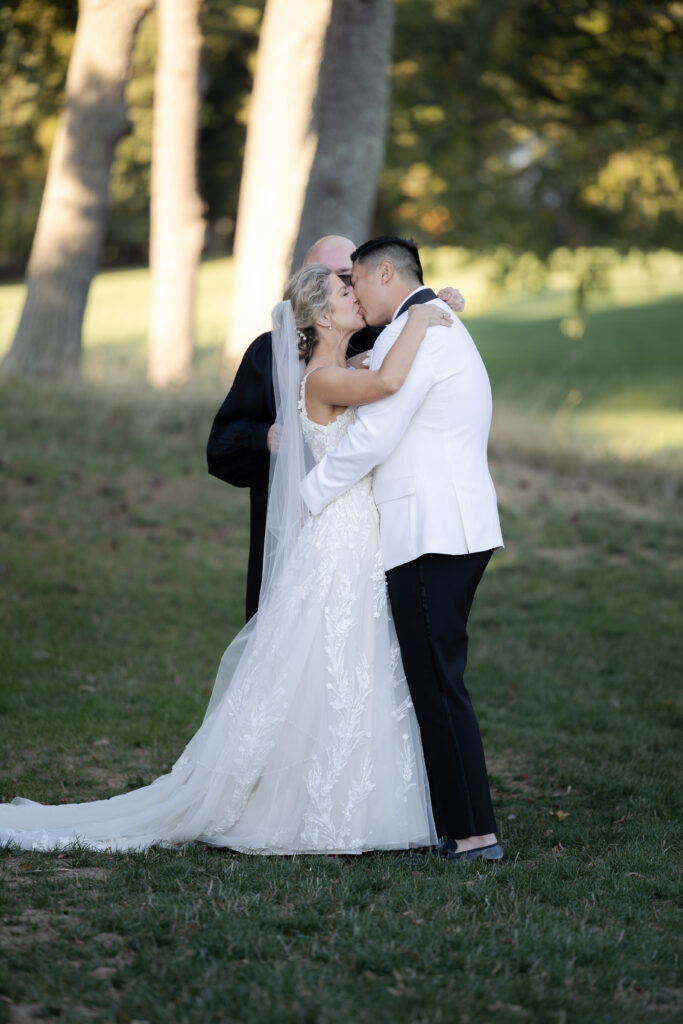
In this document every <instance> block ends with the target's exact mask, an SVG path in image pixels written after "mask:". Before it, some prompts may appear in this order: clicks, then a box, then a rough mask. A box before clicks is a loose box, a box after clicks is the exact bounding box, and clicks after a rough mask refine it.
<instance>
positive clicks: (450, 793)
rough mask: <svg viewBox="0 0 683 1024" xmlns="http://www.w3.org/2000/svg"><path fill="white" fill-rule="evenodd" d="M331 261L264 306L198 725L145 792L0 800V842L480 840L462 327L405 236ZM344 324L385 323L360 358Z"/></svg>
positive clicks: (314, 265)
mask: <svg viewBox="0 0 683 1024" xmlns="http://www.w3.org/2000/svg"><path fill="white" fill-rule="evenodd" d="M322 241H325V240H322ZM337 241H339V240H337ZM342 241H345V240H342ZM349 245H350V243H349ZM350 248H351V249H352V248H353V246H350ZM349 255H350V256H352V262H351V264H350V265H349V266H348V267H341V266H339V267H337V268H336V269H338V270H339V271H340V272H341V273H342V276H339V274H337V273H334V272H333V270H331V269H330V268H329V267H328V266H325V265H324V264H323V263H321V262H310V261H309V262H308V265H307V266H305V267H304V268H302V270H301V271H299V273H298V274H296V275H295V276H294V277H293V278H292V280H291V281H290V282H289V284H288V287H287V291H286V301H285V302H284V303H281V304H279V305H278V306H277V307H276V309H275V311H274V330H273V336H272V361H273V376H274V380H275V387H274V394H275V399H276V409H275V417H274V422H275V424H276V428H277V430H276V434H277V436H278V438H279V443H278V444H277V445H273V444H272V437H273V432H272V431H271V428H270V427H269V426H268V425H266V430H265V432H263V431H262V432H261V438H262V440H263V439H265V440H266V446H267V438H269V437H270V439H271V445H270V447H271V448H273V453H272V455H271V457H270V459H269V462H270V474H271V480H270V494H269V499H268V511H267V523H266V531H265V533H266V542H265V552H264V558H263V565H264V569H265V572H264V579H263V582H262V584H261V587H260V597H259V601H258V611H257V613H256V614H255V615H253V616H252V617H251V618H250V619H249V622H248V623H247V625H246V626H245V627H244V629H243V630H242V631H241V632H240V633H239V634H238V636H237V637H236V638H235V640H234V641H233V643H231V644H230V646H229V647H228V649H227V650H226V652H225V654H224V656H223V659H222V661H221V665H220V668H219V672H218V677H217V680H216V684H215V687H214V692H213V694H212V698H211V701H210V703H209V707H208V710H207V713H206V717H205V719H204V722H203V724H202V726H201V727H200V729H199V730H198V732H197V733H196V734H195V736H194V737H193V738H192V740H191V741H190V743H189V744H188V746H187V747H186V749H185V751H184V753H183V755H182V756H181V757H180V758H179V760H178V761H177V762H176V764H175V765H174V766H173V769H172V771H171V772H170V773H169V774H168V775H164V776H161V777H160V778H159V779H157V780H156V781H155V782H153V783H152V784H151V785H150V786H147V787H143V788H142V789H139V790H135V791H133V792H131V793H126V794H122V795H120V796H116V797H112V798H111V799H109V800H105V801H95V802H91V803H87V804H71V805H60V806H59V807H45V806H42V805H39V804H35V803H33V802H32V801H25V800H23V801H22V800H18V801H15V802H14V803H13V804H11V805H2V807H0V838H2V839H5V840H11V841H13V842H15V843H17V844H19V845H20V846H23V847H24V848H27V847H28V848H31V847H33V848H40V849H51V848H57V847H60V846H64V845H67V844H68V843H69V842H73V841H75V840H79V841H80V842H82V843H84V844H85V845H89V846H94V847H96V848H100V849H123V848H125V849H131V848H144V847H145V846H149V845H151V844H152V843H155V842H157V843H167V844H168V843H178V842H186V841H191V840H202V841H204V842H207V843H212V844H214V845H221V846H228V847H230V848H232V849H237V850H243V851H245V852H253V853H281V854H287V853H290V854H291V853H360V852H363V851H364V850H371V849H405V848H409V847H411V846H417V847H421V846H431V847H433V848H434V849H435V850H436V851H437V852H438V853H439V854H440V855H441V856H443V857H444V858H446V859H447V860H448V861H450V862H453V863H459V862H461V861H463V860H465V861H467V860H473V859H477V860H478V859H484V860H498V859H500V858H501V857H502V850H501V847H500V845H499V844H498V842H497V840H496V835H495V828H496V826H495V820H494V815H493V809H492V805H491V797H490V792H489V786H488V780H487V776H486V766H485V761H484V753H483V748H482V743H481V738H480V734H479V728H478V725H477V720H476V716H475V713H474V711H473V709H472V705H471V702H470V699H469V696H468V693H467V690H466V688H465V685H464V679H463V674H464V669H465V663H466V657H467V619H468V615H469V612H470V608H471V605H472V601H473V598H474V594H475V591H476V588H477V585H478V583H479V581H480V579H481V576H482V574H483V572H484V570H485V568H486V565H487V563H488V561H489V558H490V557H491V554H492V551H493V550H494V549H495V548H497V547H500V546H501V545H502V539H501V534H500V526H499V522H498V513H497V506H496V497H495V491H494V488H493V484H492V481H491V478H490V475H489V471H488V465H487V458H486V446H487V439H488V431H489V425H490V418H491V394H490V387H489V382H488V377H487V375H486V371H485V368H484V365H483V363H482V361H481V358H480V356H479V353H478V352H477V349H476V347H475V345H474V343H473V341H472V339H471V337H470V335H469V334H468V332H467V330H466V329H465V328H464V326H463V325H462V324H461V323H460V322H459V321H458V320H457V319H455V320H454V319H452V318H451V316H450V314H449V311H448V307H447V305H446V304H445V303H443V302H441V301H440V300H439V299H437V297H436V296H435V295H434V293H433V292H432V291H431V290H430V289H428V288H425V287H424V285H423V283H422V268H421V265H420V260H419V254H418V252H417V249H416V248H415V246H414V245H413V244H412V243H410V242H407V241H406V240H404V239H399V238H382V239H375V240H373V241H371V242H368V243H365V245H362V246H360V247H359V248H358V249H357V250H355V251H354V252H353V253H350V251H349ZM348 271H350V272H351V280H350V283H349V282H348ZM364 320H366V321H367V322H368V323H370V324H378V325H383V324H388V326H387V327H386V328H384V329H383V330H382V331H381V332H380V333H379V335H378V336H376V341H375V342H374V346H373V347H372V351H371V353H370V355H369V367H367V368H366V366H364V365H363V364H364V363H365V364H367V363H368V357H364V356H363V355H362V353H361V354H360V355H355V356H353V357H352V359H351V360H350V362H349V363H347V358H346V357H347V354H348V347H349V342H350V341H351V340H352V339H353V338H354V337H356V336H357V332H358V331H360V330H362V328H363V324H364ZM257 341H258V339H257ZM255 344H256V343H255ZM359 347H361V346H359ZM363 347H364V348H365V349H367V348H368V347H369V346H368V345H367V344H366V345H365V346H363ZM300 355H301V356H302V357H303V358H304V359H305V361H306V370H305V373H304V374H303V378H302V375H301V372H300V369H299V356H300ZM239 378H240V374H239V373H238V375H237V377H236V380H235V385H234V386H233V390H234V388H235V386H237V385H238V384H239ZM228 399H230V396H228ZM227 401H228V400H226V402H227ZM228 404H229V403H228ZM224 406H225V403H224ZM222 412H223V413H224V415H223V416H222V417H221V414H220V413H219V416H218V417H217V418H216V422H215V423H214V429H213V431H212V440H211V439H210V442H209V466H210V469H211V461H212V457H211V452H212V450H213V451H214V453H215V452H216V451H222V452H223V454H224V453H225V452H226V451H227V448H228V447H229V446H228V445H227V442H226V443H224V444H223V448H221V443H222V442H221V433H222V432H223V427H225V426H226V425H227V424H228V420H229V415H228V414H229V410H225V408H224V409H223V410H222ZM272 422H273V421H272V420H271V423H272ZM261 426H262V425H261ZM238 433H239V431H238ZM212 441H213V444H212ZM240 443H241V444H242V445H243V446H244V447H245V450H246V449H248V448H249V440H248V439H247V440H246V441H245V439H244V435H243V436H242V439H241V441H240ZM246 458H247V457H246V456H244V453H243V460H246ZM307 460H308V461H307ZM215 461H220V459H219V458H218V457H217V459H216V460H215ZM312 463H313V465H312V468H311V464H312ZM373 470H374V472H373ZM212 471H214V470H213V469H212ZM216 475H219V476H223V478H225V477H226V473H224V472H217V473H216ZM242 482H243V483H244V482H247V481H245V480H243V481H242ZM305 509H308V513H306V512H305ZM253 510H254V505H253V503H252V526H253V525H254V519H255V517H254V515H253ZM310 513H312V514H310ZM257 544H258V541H257ZM387 597H388V598H389V601H387Z"/></svg>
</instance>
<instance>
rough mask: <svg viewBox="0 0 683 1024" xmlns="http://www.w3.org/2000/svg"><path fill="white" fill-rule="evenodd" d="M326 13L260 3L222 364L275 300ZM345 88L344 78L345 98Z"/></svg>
mask: <svg viewBox="0 0 683 1024" xmlns="http://www.w3.org/2000/svg"><path fill="white" fill-rule="evenodd" d="M331 11H332V0H297V2H296V3H293V0H267V4H266V10H265V15H264V19H263V26H262V28H261V39H260V43H259V50H258V66H257V71H256V78H255V81H254V91H253V93H252V98H251V108H250V111H249V129H248V132H247V143H246V149H245V156H244V168H243V171H242V181H241V185H240V199H239V209H238V214H237V231H236V236H235V265H234V275H233V313H232V322H231V324H230V329H229V336H228V340H227V343H226V350H225V355H226V359H227V360H228V361H232V360H234V359H235V357H237V356H239V355H240V354H241V353H242V352H243V351H244V349H245V348H246V346H247V345H248V343H249V342H250V341H251V340H252V339H253V338H254V337H255V336H256V335H257V334H259V333H260V332H261V331H264V330H267V329H268V328H269V326H270V311H271V309H272V307H273V306H274V305H275V303H276V302H277V301H278V300H279V299H280V298H281V297H282V289H283V285H284V283H285V281H286V279H287V275H288V272H289V268H290V265H291V260H292V254H293V249H294V243H295V241H296V237H297V233H298V227H299V220H300V218H301V211H302V209H303V203H304V196H305V193H306V185H307V182H308V176H309V173H310V170H311V166H312V164H313V158H314V155H315V150H316V142H317V140H316V136H315V133H314V131H313V128H312V124H311V119H312V108H313V101H314V98H315V94H316V91H317V88H318V75H319V70H320V63H321V60H322V54H323V47H324V41H325V33H326V31H327V26H328V24H329V21H330V14H331ZM351 90H352V85H349V84H348V83H347V86H346V89H345V93H346V95H347V96H348V97H350V96H351ZM359 100H360V102H365V97H362V98H359ZM353 113H354V111H353V110H352V109H351V110H347V112H346V116H350V117H351V118H353Z"/></svg>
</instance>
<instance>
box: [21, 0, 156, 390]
mask: <svg viewBox="0 0 683 1024" xmlns="http://www.w3.org/2000/svg"><path fill="white" fill-rule="evenodd" d="M152 4H153V0H81V3H80V10H79V16H78V25H77V28H76V37H75V39H74V48H73V52H72V55H71V60H70V62H69V72H68V75H67V82H66V103H65V106H64V109H63V111H62V114H61V116H60V119H59V125H58V128H57V134H56V137H55V142H54V146H53V149H52V154H51V156H50V164H49V167H48V174H47V181H46V183H45V192H44V194H43V200H42V203H41V207H40V215H39V217H38V225H37V228H36V234H35V238H34V240H33V247H32V249H31V257H30V260H29V264H28V272H27V295H26V301H25V304H24V309H23V312H22V315H21V320H20V322H19V327H18V329H17V333H16V336H15V338H14V342H13V344H12V348H11V349H10V351H9V352H8V354H7V357H6V358H5V361H4V364H3V368H4V369H5V370H6V371H8V372H10V373H21V374H25V375H28V376H34V377H53V376H58V375H60V374H65V373H75V372H77V370H78V368H79V364H80V357H81V331H82V325H83V314H84V312H85V304H86V301H87V298H88V290H89V288H90V282H91V281H92V278H93V276H94V274H95V271H96V269H97V267H98V264H99V259H100V253H101V249H102V240H103V238H104V231H105V225H106V216H107V206H108V200H109V176H110V170H111V164H112V160H113V157H114V150H115V148H116V144H117V142H118V141H119V139H120V138H121V137H122V136H123V135H125V134H126V133H127V132H129V131H130V125H129V122H128V118H127V116H126V106H125V98H124V89H125V86H126V82H127V81H128V77H129V74H130V61H131V55H132V51H133V44H134V41H135V35H136V32H137V30H138V27H139V25H140V22H141V20H142V18H143V17H144V15H145V14H146V13H147V12H148V11H149V10H150V8H151V7H152Z"/></svg>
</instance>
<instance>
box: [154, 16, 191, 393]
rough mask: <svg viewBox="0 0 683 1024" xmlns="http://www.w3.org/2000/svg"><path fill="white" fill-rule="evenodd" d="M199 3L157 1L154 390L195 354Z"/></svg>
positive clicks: (184, 370) (171, 380)
mask: <svg viewBox="0 0 683 1024" xmlns="http://www.w3.org/2000/svg"><path fill="white" fill-rule="evenodd" d="M200 5H201V0H157V26H158V28H157V39H158V49H157V68H156V77H155V82H154V137H153V148H152V183H151V192H152V194H151V238H150V266H151V271H152V280H151V305H150V327H149V360H148V377H149V380H150V382H151V383H152V384H154V385H155V386H156V387H166V386H168V385H169V384H179V383H182V381H183V380H185V379H186V377H187V376H188V373H189V370H190V366H191V363H192V356H193V352H194V340H193V313H194V296H195V284H196V278H197V268H198V266H199V259H200V256H201V252H202V248H203V244H204V220H203V218H202V204H201V200H200V198H199V193H198V191H197V131H198V121H199V59H200V53H201V42H202V40H201V32H200V28H199V8H200Z"/></svg>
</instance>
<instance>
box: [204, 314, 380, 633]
mask: <svg viewBox="0 0 683 1024" xmlns="http://www.w3.org/2000/svg"><path fill="white" fill-rule="evenodd" d="M381 330H382V328H380V327H364V328H363V329H362V330H360V331H357V332H356V334H354V335H353V337H352V338H351V342H350V344H349V348H348V351H347V355H348V356H354V355H357V354H358V353H359V352H367V351H368V350H369V349H371V348H372V346H373V345H374V343H375V339H376V338H377V337H378V336H379V334H380V332H381ZM274 421H275V394H274V392H273V349H272V334H271V332H270V331H266V332H265V334H260V335H259V336H258V338H256V340H255V341H252V343H251V345H250V346H249V348H248V349H247V351H246V352H245V353H244V356H243V358H242V362H241V363H240V366H239V369H238V370H237V373H236V374H235V380H234V381H233V385H232V387H231V388H230V391H229V392H228V394H227V397H226V399H225V401H224V402H223V404H222V406H221V407H220V409H219V410H218V412H217V414H216V418H215V419H214V421H213V426H212V428H211V434H210V436H209V441H208V444H207V447H206V458H207V462H208V467H209V473H211V474H212V476H216V477H218V479H219V480H224V481H225V482H226V483H228V484H232V485H233V487H249V488H250V489H251V493H250V543H249V565H248V569H247V600H246V612H247V620H249V619H250V618H251V617H252V615H254V613H255V612H256V610H257V608H258V599H259V591H260V589H261V575H262V571H263V546H264V542H265V533H266V508H267V504H268V472H269V468H270V452H269V450H268V431H269V430H270V427H271V426H272V425H273V423H274Z"/></svg>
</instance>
